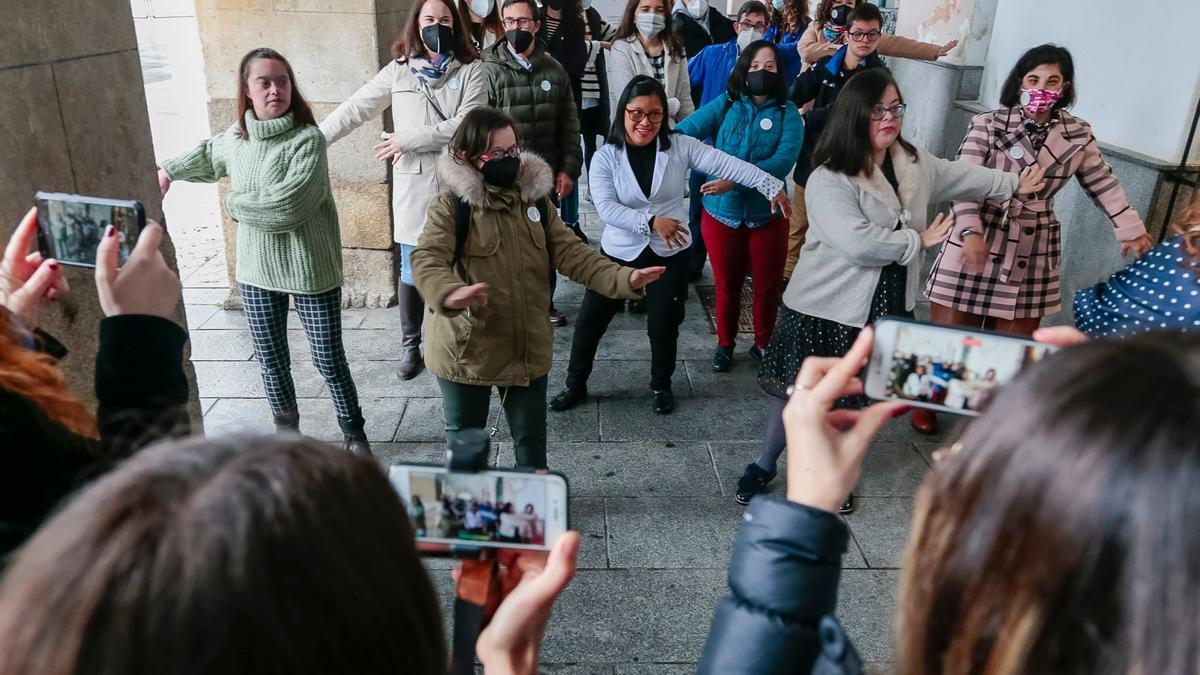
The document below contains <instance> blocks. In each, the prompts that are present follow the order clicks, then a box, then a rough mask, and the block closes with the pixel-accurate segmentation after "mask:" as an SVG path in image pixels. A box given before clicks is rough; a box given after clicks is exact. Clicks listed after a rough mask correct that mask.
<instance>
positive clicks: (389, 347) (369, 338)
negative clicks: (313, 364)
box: [288, 312, 401, 364]
mask: <svg viewBox="0 0 1200 675" xmlns="http://www.w3.org/2000/svg"><path fill="white" fill-rule="evenodd" d="M291 316H293V317H294V316H295V313H294V312H293V313H292V315H291ZM289 320H290V318H289ZM342 343H343V345H344V346H345V349H346V356H347V358H349V359H350V363H352V364H354V363H358V362H361V361H398V360H399V359H400V351H401V350H400V334H399V333H398V332H396V331H390V330H363V329H356V330H343V331H342ZM288 345H289V346H290V347H291V349H292V358H293V359H308V358H309V351H308V338H306V337H305V335H304V331H303V330H300V327H299V325H297V326H296V329H292V328H291V326H290V324H289V327H288Z"/></svg>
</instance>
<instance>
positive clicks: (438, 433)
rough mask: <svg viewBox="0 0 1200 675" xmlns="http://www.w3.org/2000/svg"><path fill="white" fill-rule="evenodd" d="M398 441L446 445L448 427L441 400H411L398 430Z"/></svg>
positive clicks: (396, 438)
mask: <svg viewBox="0 0 1200 675" xmlns="http://www.w3.org/2000/svg"><path fill="white" fill-rule="evenodd" d="M395 440H396V441H421V442H434V443H444V442H445V441H446V426H445V422H444V421H443V418H442V400H441V399H440V398H414V399H409V401H408V405H407V406H406V407H405V408H404V416H403V417H401V418H400V425H399V427H398V428H397V429H396V436H395Z"/></svg>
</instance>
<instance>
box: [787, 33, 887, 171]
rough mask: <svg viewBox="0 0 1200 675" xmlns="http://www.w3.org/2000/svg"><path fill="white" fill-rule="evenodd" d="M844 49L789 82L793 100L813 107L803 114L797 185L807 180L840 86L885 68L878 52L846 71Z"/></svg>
mask: <svg viewBox="0 0 1200 675" xmlns="http://www.w3.org/2000/svg"><path fill="white" fill-rule="evenodd" d="M845 52H846V49H845V47H843V48H842V49H841V50H839V51H837V52H836V53H834V54H830V55H829V56H823V57H821V59H820V60H819V61H817V63H816V64H815V65H813V67H812V68H809V69H808V70H806V71H804V72H803V73H800V76H799V77H797V78H796V81H795V82H793V83H792V103H795V104H796V107H797V108H800V109H803V108H804V105H805V104H807V103H808V102H809V101H812V103H813V107H812V109H811V110H809V111H808V112H807V113H805V114H804V145H802V146H801V147H800V159H799V160H797V162H796V170H795V171H794V172H793V173H792V177H793V178H794V179H795V180H796V184H797V185H805V184H807V183H808V176H809V174H811V173H812V171H813V168H814V167H813V166H812V155H813V150H814V149H815V148H816V147H817V140H818V139H819V138H820V137H821V131H822V130H823V129H824V128H825V124H826V122H828V121H829V113H830V110H831V109H832V108H833V102H834V101H835V100H837V97H838V94H840V93H841V91H842V87H844V86H846V82H847V81H849V79H850V78H851V77H852V76H854V75H857V74H858V73H861V72H863V71H864V70H870V69H871V68H885V69H886V66H884V64H883V59H881V58H879V55H878V54H872V55H870V56H868V57H867V59H866V60H865V61H863V62H862V63H861V64H859V66H858V68H856V69H855V70H846V69H845V68H843V67H842V57H843V56H844V55H845Z"/></svg>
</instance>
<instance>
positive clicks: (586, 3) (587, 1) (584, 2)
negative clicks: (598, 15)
mask: <svg viewBox="0 0 1200 675" xmlns="http://www.w3.org/2000/svg"><path fill="white" fill-rule="evenodd" d="M579 6H580V7H582V8H584V9H585V10H588V9H591V7H592V0H580V2H579Z"/></svg>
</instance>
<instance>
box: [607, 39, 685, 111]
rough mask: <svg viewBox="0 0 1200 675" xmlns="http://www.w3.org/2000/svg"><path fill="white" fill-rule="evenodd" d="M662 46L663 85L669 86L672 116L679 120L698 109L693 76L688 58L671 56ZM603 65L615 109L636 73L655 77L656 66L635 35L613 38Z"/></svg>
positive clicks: (609, 100)
mask: <svg viewBox="0 0 1200 675" xmlns="http://www.w3.org/2000/svg"><path fill="white" fill-rule="evenodd" d="M663 50H664V53H665V54H666V57H667V58H666V59H665V62H664V63H663V78H664V80H666V81H665V82H663V89H666V90H667V103H668V106H669V107H670V108H671V110H670V111H668V112H669V113H670V117H671V119H673V120H675V121H676V122H678V121H680V120H682V119H683V118H685V117H687V116H688V115H691V114H692V113H693V112H695V110H696V104H695V103H693V102H692V80H691V78H690V77H688V66H687V59H686V58H683V57H679V58H675V57H674V56H671V52H670V51H669V50H667V47H666V45H663ZM604 67H605V68H606V69H607V70H608V103H609V110H613V111H616V109H617V101H620V100H621V94H622V93H623V92H624V91H625V85H627V84H629V81H630V80H632V79H633V78H634V76H636V75H649V76H650V77H654V66H652V65H650V57H649V56H647V55H646V49H645V48H644V47H642V42H641V41H640V40H638V39H637V37H636V36H633V37H627V38H625V39H623V40H616V41H614V42H613V43H612V49H610V50H609V51H608V53H607V54H605V55H604ZM614 114H615V113H614Z"/></svg>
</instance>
